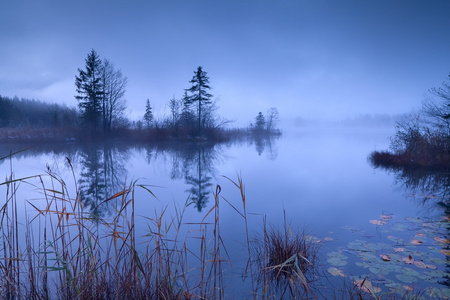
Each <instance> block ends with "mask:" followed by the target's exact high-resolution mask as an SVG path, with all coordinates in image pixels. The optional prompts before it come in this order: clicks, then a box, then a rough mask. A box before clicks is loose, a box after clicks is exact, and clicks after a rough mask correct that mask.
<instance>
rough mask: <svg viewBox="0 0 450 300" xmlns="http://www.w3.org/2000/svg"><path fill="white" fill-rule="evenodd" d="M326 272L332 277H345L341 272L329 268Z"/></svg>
mask: <svg viewBox="0 0 450 300" xmlns="http://www.w3.org/2000/svg"><path fill="white" fill-rule="evenodd" d="M327 271H328V273H330V274H331V275H333V276H341V277H345V274H344V273H343V272H342V270H339V269H338V268H335V267H331V268H328V270H327Z"/></svg>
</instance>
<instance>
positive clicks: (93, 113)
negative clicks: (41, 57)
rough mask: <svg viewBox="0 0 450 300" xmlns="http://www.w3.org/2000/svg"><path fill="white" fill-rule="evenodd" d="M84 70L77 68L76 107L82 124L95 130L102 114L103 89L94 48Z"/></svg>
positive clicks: (100, 64)
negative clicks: (79, 112) (78, 109)
mask: <svg viewBox="0 0 450 300" xmlns="http://www.w3.org/2000/svg"><path fill="white" fill-rule="evenodd" d="M85 62H86V70H81V69H78V73H79V75H78V76H75V85H76V87H77V93H78V95H76V96H75V98H76V99H77V100H78V107H79V108H80V111H81V119H82V122H83V125H84V126H86V127H88V128H91V129H92V130H93V131H94V132H96V131H97V128H98V125H99V123H100V120H101V116H102V97H103V94H104V93H103V89H102V85H101V82H100V80H101V77H102V61H101V60H100V57H99V56H98V54H97V52H95V50H94V49H92V50H91V52H90V53H89V54H88V56H87V58H86V60H85Z"/></svg>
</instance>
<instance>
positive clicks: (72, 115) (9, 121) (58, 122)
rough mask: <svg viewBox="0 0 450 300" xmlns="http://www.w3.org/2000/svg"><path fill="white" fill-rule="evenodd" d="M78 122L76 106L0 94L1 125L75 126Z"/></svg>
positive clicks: (23, 126)
mask: <svg viewBox="0 0 450 300" xmlns="http://www.w3.org/2000/svg"><path fill="white" fill-rule="evenodd" d="M77 124H78V112H77V109H76V108H73V107H67V106H66V105H61V104H56V103H46V102H42V101H39V100H34V99H31V100H30V99H23V98H22V99H19V98H18V97H14V98H8V97H4V96H1V95H0V127H11V128H27V127H37V128H48V127H75V126H77Z"/></svg>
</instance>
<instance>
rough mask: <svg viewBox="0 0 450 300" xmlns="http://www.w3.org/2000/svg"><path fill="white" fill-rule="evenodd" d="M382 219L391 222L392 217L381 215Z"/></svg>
mask: <svg viewBox="0 0 450 300" xmlns="http://www.w3.org/2000/svg"><path fill="white" fill-rule="evenodd" d="M380 219H382V220H384V221H389V220H390V219H392V216H388V215H380Z"/></svg>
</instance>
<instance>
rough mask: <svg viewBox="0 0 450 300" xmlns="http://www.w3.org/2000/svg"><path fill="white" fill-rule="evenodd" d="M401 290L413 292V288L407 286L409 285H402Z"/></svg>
mask: <svg viewBox="0 0 450 300" xmlns="http://www.w3.org/2000/svg"><path fill="white" fill-rule="evenodd" d="M402 288H403V289H404V290H405V291H408V292H412V291H413V290H414V288H413V287H412V286H409V285H402Z"/></svg>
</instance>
